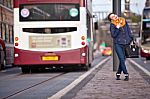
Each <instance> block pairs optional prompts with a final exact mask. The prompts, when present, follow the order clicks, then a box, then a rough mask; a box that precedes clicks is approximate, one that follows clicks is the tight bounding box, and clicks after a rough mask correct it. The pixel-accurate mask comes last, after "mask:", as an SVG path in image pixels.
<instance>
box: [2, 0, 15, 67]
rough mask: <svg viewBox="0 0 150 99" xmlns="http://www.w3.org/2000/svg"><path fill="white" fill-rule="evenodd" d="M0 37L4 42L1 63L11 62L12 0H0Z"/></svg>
mask: <svg viewBox="0 0 150 99" xmlns="http://www.w3.org/2000/svg"><path fill="white" fill-rule="evenodd" d="M0 39H1V40H3V41H4V44H5V50H4V51H5V56H4V57H5V60H4V62H3V64H4V65H9V64H13V53H14V51H13V49H14V47H13V0H0Z"/></svg>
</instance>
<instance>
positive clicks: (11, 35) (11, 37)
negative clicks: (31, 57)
mask: <svg viewBox="0 0 150 99" xmlns="http://www.w3.org/2000/svg"><path fill="white" fill-rule="evenodd" d="M9 42H10V43H13V26H11V25H9Z"/></svg>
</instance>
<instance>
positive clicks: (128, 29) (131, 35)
mask: <svg viewBox="0 0 150 99" xmlns="http://www.w3.org/2000/svg"><path fill="white" fill-rule="evenodd" d="M126 26H127V32H128V34H129V36H130V37H131V38H132V39H133V34H132V33H131V29H130V27H129V25H128V23H127V22H126Z"/></svg>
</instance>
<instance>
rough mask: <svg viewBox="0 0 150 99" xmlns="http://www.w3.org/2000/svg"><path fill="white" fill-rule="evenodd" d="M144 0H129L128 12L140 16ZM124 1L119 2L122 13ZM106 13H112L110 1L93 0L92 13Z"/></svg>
mask: <svg viewBox="0 0 150 99" xmlns="http://www.w3.org/2000/svg"><path fill="white" fill-rule="evenodd" d="M145 1H146V0H130V4H131V5H130V10H131V11H132V12H135V13H137V14H142V9H143V8H144V6H145ZM124 4H125V0H121V9H122V12H123V11H124V8H125V7H124ZM95 11H108V12H112V0H93V12H95Z"/></svg>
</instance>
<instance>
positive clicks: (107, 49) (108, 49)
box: [102, 47, 112, 56]
mask: <svg viewBox="0 0 150 99" xmlns="http://www.w3.org/2000/svg"><path fill="white" fill-rule="evenodd" d="M111 54H112V48H111V47H105V48H104V50H103V51H102V56H110V55H111Z"/></svg>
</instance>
